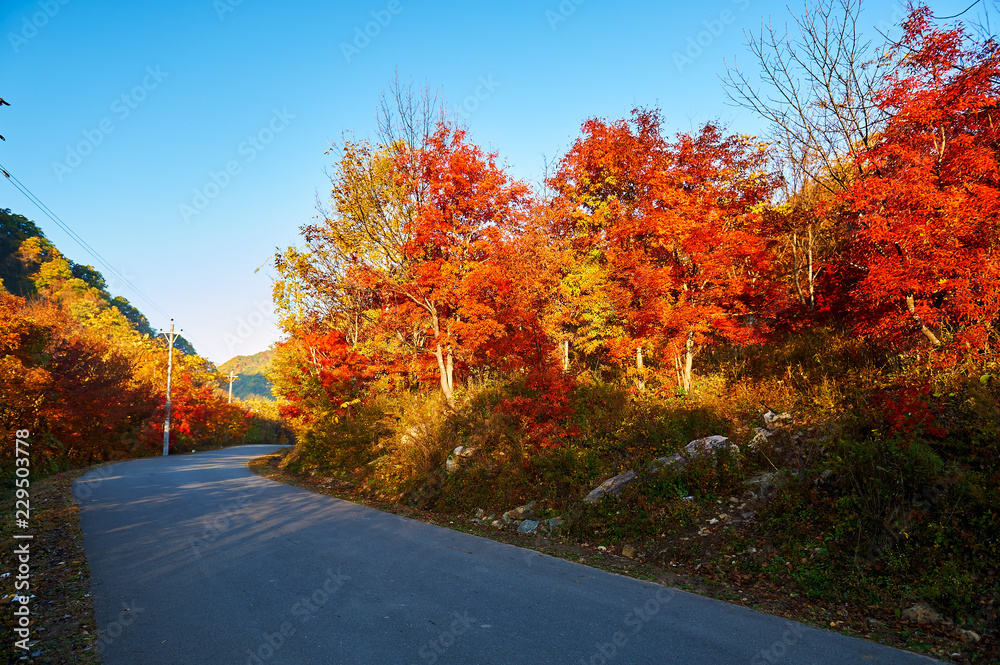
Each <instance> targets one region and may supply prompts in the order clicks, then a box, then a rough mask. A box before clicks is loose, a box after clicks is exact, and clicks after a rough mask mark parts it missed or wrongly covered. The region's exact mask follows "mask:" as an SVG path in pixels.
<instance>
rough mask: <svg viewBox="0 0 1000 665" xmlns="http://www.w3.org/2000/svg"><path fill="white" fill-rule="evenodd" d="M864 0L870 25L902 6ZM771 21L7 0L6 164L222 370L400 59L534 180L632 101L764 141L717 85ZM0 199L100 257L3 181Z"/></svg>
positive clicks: (647, 8) (504, 9)
mask: <svg viewBox="0 0 1000 665" xmlns="http://www.w3.org/2000/svg"><path fill="white" fill-rule="evenodd" d="M968 4H969V0H958V1H956V2H944V1H942V2H931V3H930V5H931V8H932V9H933V10H935V12H936V13H938V14H942V15H943V14H953V13H957V12H958V11H961V10H962V9H965V7H966V6H967V5H968ZM986 4H987V3H983V4H981V5H980V6H979V7H977V8H976V9H975V10H973V12H970V14H969V15H967V16H966V18H968V19H971V20H974V19H975V15H976V13H977V12H979V13H980V14H981V13H982V12H980V8H982V7H985V6H986ZM995 4H996V3H995V2H990V3H989V6H990V7H991V11H993V13H994V16H993V18H996V15H995V14H996V12H995V10H993V9H992V8H993V7H994V5H995ZM796 6H797V7H800V6H801V5H796ZM865 7H866V14H865V21H866V24H867V25H869V26H871V27H873V28H874V26H875V25H877V24H878V23H879V22H882V21H888V20H890V19H892V18H893V17H894V16H895V17H898V16H899V15H900V11H901V9H900V8H901V7H902V5H901V4H900V3H899V2H896V1H895V0H879V1H872V2H869V3H866V4H865ZM725 12H728V13H725ZM768 17H772V18H773V20H774V21H775V22H776V23H784V22H785V21H786V20H787V17H788V13H787V9H786V7H785V4H784V3H781V2H764V1H761V0H724V1H720V2H712V1H709V2H684V3H659V2H656V3H654V2H631V1H628V0H619V1H617V2H602V1H599V0H563V1H562V3H560V1H559V0H549V1H544V0H543V1H539V2H497V1H494V2H469V3H459V2H436V3H432V2H427V1H424V2H413V1H412V0H393V1H383V0H364V1H361V2H351V3H347V2H315V1H312V0H288V1H286V2H282V3H277V2H264V1H263V0H215V1H214V2H213V0H173V1H172V2H162V3H161V2H155V3H154V2H122V1H104V2H88V1H86V0H41V2H39V1H38V0H35V1H33V2H29V1H26V0H4V2H3V5H2V8H0V36H2V43H0V73H2V78H0V96H2V97H4V98H5V99H7V100H8V101H9V102H10V103H11V106H10V107H3V108H2V109H0V134H3V135H4V136H5V137H6V139H7V141H6V142H5V143H0V163H2V164H3V165H4V166H6V167H7V168H8V169H9V170H10V171H11V173H12V174H13V175H15V176H16V177H17V178H18V179H19V180H20V181H21V182H22V183H23V184H24V185H26V186H27V187H28V188H29V189H30V190H31V191H32V192H33V193H34V194H35V195H36V196H37V197H38V198H40V199H41V200H42V201H43V202H44V203H45V204H46V205H47V206H49V208H51V209H52V210H53V211H54V212H55V213H56V214H57V215H58V216H59V217H61V218H62V220H63V221H65V222H66V223H67V224H68V225H69V226H70V227H72V229H73V230H74V231H75V232H76V233H78V234H79V235H80V236H82V237H83V238H84V239H85V240H86V241H87V243H89V244H90V246H91V247H93V248H94V249H96V250H97V251H98V252H99V253H100V254H101V255H102V256H103V257H104V258H105V259H107V260H108V262H110V263H111V264H112V265H113V266H114V267H115V268H116V269H117V270H118V271H119V272H121V273H122V274H123V275H124V276H125V277H126V278H127V279H128V280H129V281H130V282H132V283H133V284H135V285H136V286H137V287H138V288H139V289H140V290H141V291H142V292H143V293H145V294H146V295H147V296H148V297H149V298H150V299H151V300H152V301H153V302H154V303H155V304H156V306H157V308H158V309H160V310H162V311H163V312H165V313H167V314H168V315H169V316H171V317H173V318H174V319H175V320H176V324H177V326H178V327H181V328H183V329H184V331H185V336H186V337H187V338H188V339H189V340H191V341H192V343H194V345H195V347H196V348H197V350H198V351H199V352H200V353H202V354H203V355H206V356H207V357H208V358H210V359H211V360H213V361H215V362H217V363H221V362H223V361H225V360H227V359H228V358H230V357H232V356H234V355H237V354H251V353H256V352H257V351H261V350H263V349H265V348H267V347H268V346H269V345H270V344H271V343H273V342H274V341H275V340H276V339H277V338H278V331H277V329H276V328H275V327H274V325H273V324H271V323H269V321H268V318H267V317H273V314H272V311H271V308H270V278H269V274H270V270H269V268H268V264H269V259H270V257H271V256H272V255H273V253H274V251H275V249H276V248H279V247H285V246H287V245H289V244H296V243H297V242H298V241H299V238H298V229H299V227H300V226H301V225H303V224H306V223H308V222H309V221H310V220H311V219H312V218H313V216H314V215H315V202H316V198H317V195H318V196H319V197H321V198H324V199H325V195H326V192H327V189H328V179H327V177H326V176H325V175H324V168H325V167H327V166H329V164H330V157H329V156H327V155H324V150H326V149H327V147H328V141H329V140H336V139H337V138H338V137H340V136H341V134H342V132H344V131H353V132H355V133H356V134H357V135H366V134H368V133H369V132H370V131H371V129H372V127H373V124H374V118H375V110H376V104H377V101H378V97H379V94H380V92H381V91H383V90H385V89H386V87H387V85H388V84H389V82H390V81H391V79H392V78H393V77H394V75H395V72H396V71H397V70H398V72H399V75H400V77H401V78H403V79H404V80H405V79H410V78H412V79H413V80H414V81H415V82H417V83H424V82H426V83H427V84H428V85H430V86H431V87H433V88H439V89H440V90H441V91H442V92H443V94H444V96H445V99H446V101H447V104H448V106H449V108H452V109H455V108H456V107H457V106H459V105H462V106H463V108H462V112H461V116H462V119H463V120H464V121H465V122H466V124H467V125H468V127H469V129H470V130H471V132H472V136H473V138H474V140H476V141H477V142H478V143H480V144H481V145H483V146H485V147H487V148H489V149H491V150H495V151H497V152H498V153H499V154H500V157H501V158H502V159H503V160H504V161H506V163H507V164H509V166H510V169H511V172H512V173H513V175H515V176H517V177H520V178H523V179H525V180H529V181H537V180H538V179H539V178H540V177H541V174H542V167H543V159H544V157H548V158H549V159H550V160H553V159H556V158H558V157H559V156H560V155H561V154H562V153H563V152H564V151H565V150H566V149H567V148H568V147H569V146H570V145H571V143H572V141H573V140H574V138H575V137H576V136H577V135H578V132H579V128H580V125H581V123H582V122H583V121H584V120H586V119H587V118H589V117H595V116H596V117H607V118H619V117H623V116H625V115H627V114H628V112H629V111H630V110H631V109H632V108H634V107H636V106H656V107H659V108H660V109H661V110H662V112H663V115H664V117H665V119H666V123H667V126H668V128H669V129H670V130H671V131H690V130H693V129H696V128H698V127H699V126H700V125H702V124H704V123H705V122H707V121H709V120H718V121H721V122H723V123H725V124H726V125H727V126H728V127H729V129H730V130H731V131H734V132H740V133H760V132H761V131H762V130H763V127H762V126H761V124H760V123H759V121H758V120H757V119H756V118H754V117H753V116H751V115H750V114H748V113H747V112H745V111H743V110H741V109H738V108H734V107H732V106H730V105H728V104H727V101H726V97H725V93H724V91H723V88H722V86H721V85H720V82H719V78H718V77H719V74H720V73H722V72H723V61H724V59H725V60H726V61H729V62H732V60H733V58H734V57H736V58H739V60H740V62H742V63H746V64H749V60H748V59H747V58H746V52H745V48H744V45H743V44H744V41H745V39H744V35H743V31H744V30H753V29H755V28H759V27H760V24H761V21H762V19H763V20H767V19H768ZM378 21H381V24H380V23H379V22H378ZM382 24H384V25H382ZM366 26H367V28H368V32H369V33H370V34H373V35H374V36H373V37H367V36H366V37H364V38H360V37H358V34H359V32H360V33H362V34H363V32H364V31H365V29H366ZM873 36H875V35H874V33H873ZM699 37H700V40H701V42H702V44H703V46H701V47H699V48H700V50H701V52H700V53H698V52H697V50H695V49H693V48H692V49H691V51H690V53H687V54H685V51H686V50H687V49H689V47H691V43H692V42H691V41H689V40H698V39H699ZM366 40H367V43H366ZM345 45H347V47H346V48H345ZM692 54H693V55H694V56H695V57H693V58H691V61H690V62H680V63H679V62H678V57H679V56H684V57H687V56H688V55H692ZM477 88H478V91H479V94H480V97H481V99H476V98H475V95H476V93H477ZM227 166H228V167H229V168H230V173H225V171H226V169H227ZM213 174H215V181H216V182H213ZM0 180H4V179H2V178H0ZM196 191H197V192H201V195H202V197H204V198H199V197H198V196H197V195H196ZM184 206H187V207H184ZM0 207H9V208H11V209H13V211H14V212H18V213H20V214H23V215H25V216H26V217H28V218H30V219H33V220H35V221H36V222H37V223H38V224H39V225H40V227H41V228H42V229H43V230H44V231H45V233H46V235H48V236H49V237H50V238H51V239H52V240H53V241H54V242H55V243H56V244H57V246H58V247H60V248H61V249H62V250H63V251H64V252H65V253H66V254H67V255H68V257H69V258H71V259H73V260H75V261H77V262H79V263H87V264H92V265H95V266H96V267H98V268H99V269H100V266H99V265H98V264H97V263H96V262H95V261H94V260H93V259H92V258H91V257H90V256H89V255H88V254H87V253H86V252H85V251H84V250H83V249H81V248H80V247H79V246H78V245H77V244H76V243H75V242H74V241H73V240H72V239H70V238H69V237H68V236H67V235H66V234H65V233H64V232H63V231H61V230H60V229H59V228H58V227H57V226H56V225H55V224H54V223H52V222H51V221H50V220H49V219H48V218H46V217H45V216H44V215H43V214H42V213H41V212H40V211H38V210H37V209H36V208H34V206H32V205H31V204H30V203H29V202H28V201H27V200H26V199H25V198H24V197H23V196H22V195H21V194H20V193H19V192H18V191H17V190H15V189H14V187H12V186H11V185H10V184H9V183H7V182H0ZM261 266H263V267H264V268H263V269H262V270H260V271H259V272H257V273H256V274H255V270H256V269H257V268H258V267H261ZM102 272H104V273H105V276H106V277H107V278H108V282H109V286H110V290H111V291H112V293H113V294H114V295H123V296H125V297H126V298H128V299H129V300H130V301H132V302H133V303H134V304H136V305H137V306H138V307H139V308H140V309H141V310H142V311H143V312H144V313H146V315H147V316H148V317H149V319H150V322H151V323H152V324H153V326H154V327H157V328H164V327H166V326H167V325H168V323H167V317H165V316H164V315H162V314H160V313H159V312H158V311H157V309H154V308H153V307H152V306H150V305H149V304H147V303H146V302H144V301H143V300H142V299H141V298H140V297H139V296H137V295H136V294H135V293H133V292H131V291H130V290H129V289H128V288H127V286H126V285H124V284H123V283H122V282H120V281H119V280H116V279H114V278H113V277H112V276H111V275H109V274H108V273H107V271H105V270H103V269H102ZM260 310H263V311H264V313H265V314H266V317H265V316H264V315H262V314H261V313H260Z"/></svg>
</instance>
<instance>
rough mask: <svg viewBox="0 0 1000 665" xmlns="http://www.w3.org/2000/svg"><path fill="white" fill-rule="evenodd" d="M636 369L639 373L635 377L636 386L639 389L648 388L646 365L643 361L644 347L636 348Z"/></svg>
mask: <svg viewBox="0 0 1000 665" xmlns="http://www.w3.org/2000/svg"><path fill="white" fill-rule="evenodd" d="M635 369H636V370H637V372H638V375H637V376H636V377H635V387H636V388H638V389H639V390H645V389H646V367H645V365H644V364H643V362H642V347H641V346H638V347H636V349H635Z"/></svg>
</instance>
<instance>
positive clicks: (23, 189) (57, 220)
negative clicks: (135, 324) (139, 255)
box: [0, 164, 170, 319]
mask: <svg viewBox="0 0 1000 665" xmlns="http://www.w3.org/2000/svg"><path fill="white" fill-rule="evenodd" d="M0 171H2V172H3V175H4V176H6V177H7V180H8V181H9V182H10V183H11V185H13V186H14V188H15V189H17V190H18V191H19V192H21V193H22V194H24V196H25V198H27V199H28V200H29V201H31V202H32V203H33V204H34V205H35V206H36V207H37V208H38V209H39V210H41V211H42V212H43V213H44V214H45V216H46V217H48V218H49V219H51V220H52V221H53V222H54V223H55V224H56V225H57V226H58V227H59V228H61V229H62V230H63V231H65V232H66V233H67V234H69V236H70V237H71V238H72V239H73V240H75V241H76V242H77V244H79V245H80V247H82V248H83V249H84V250H85V251H86V252H87V253H88V254H90V255H91V256H92V257H93V258H94V260H96V261H97V262H98V263H100V264H101V266H102V267H103V268H104V269H105V270H107V271H108V272H109V273H111V275H112V276H113V277H114V278H115V279H117V280H119V281H121V282H122V283H123V284H124V285H125V286H127V287H128V288H129V289H130V290H131V291H132V292H133V293H135V294H136V295H137V296H139V298H141V299H142V300H144V301H145V302H146V304H148V305H149V306H150V307H152V308H153V309H154V310H156V312H157V313H159V314H160V315H162V316H163V317H164V318H167V319H169V318H170V316H169V315H168V314H167V313H166V312H165V311H164V310H163V309H162V308H161V307H160V306H159V305H157V304H156V303H155V302H153V300H152V299H151V298H150V297H149V296H147V295H146V294H145V293H143V292H142V291H141V290H140V289H139V287H137V286H136V285H135V284H133V283H132V282H131V281H129V279H128V278H127V277H125V276H124V275H123V274H121V273H120V272H119V271H118V270H117V269H116V268H115V267H114V266H112V265H111V263H110V262H109V261H108V260H106V259H105V258H104V257H103V256H101V254H100V253H99V252H98V251H97V250H96V249H94V248H93V247H91V246H90V245H89V244H88V243H87V241H86V240H84V239H83V238H82V237H80V235H79V234H77V233H76V232H75V231H74V230H73V229H72V228H70V226H69V224H67V223H66V222H64V221H63V220H62V218H60V217H59V216H58V215H56V214H55V213H54V212H52V210H51V209H50V208H49V207H48V206H47V205H45V203H43V202H42V200H41V199H39V198H38V197H37V196H35V195H34V193H32V192H31V190H30V189H28V187H27V186H26V185H24V183H22V182H21V181H20V180H18V179H17V178H16V177H14V176H13V175H12V174H11V172H10V169H8V168H7V167H5V166H4V165H3V164H0Z"/></svg>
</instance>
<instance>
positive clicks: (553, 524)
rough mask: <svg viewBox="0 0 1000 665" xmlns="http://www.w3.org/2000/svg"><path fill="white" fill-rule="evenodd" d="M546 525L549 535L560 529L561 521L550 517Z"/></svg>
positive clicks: (558, 518) (559, 518)
mask: <svg viewBox="0 0 1000 665" xmlns="http://www.w3.org/2000/svg"><path fill="white" fill-rule="evenodd" d="M546 525H547V526H548V529H549V533H555V532H556V531H558V530H559V529H561V528H562V525H563V520H562V518H561V517H552V518H549V520H548V521H547V522H546Z"/></svg>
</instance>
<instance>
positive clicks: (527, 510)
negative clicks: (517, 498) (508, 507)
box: [514, 501, 538, 517]
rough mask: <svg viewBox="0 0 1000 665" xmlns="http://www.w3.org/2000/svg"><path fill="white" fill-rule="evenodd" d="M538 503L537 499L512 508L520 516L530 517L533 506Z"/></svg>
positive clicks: (533, 509)
mask: <svg viewBox="0 0 1000 665" xmlns="http://www.w3.org/2000/svg"><path fill="white" fill-rule="evenodd" d="M537 505H538V502H537V501H529V502H528V503H526V504H524V505H523V506H518V507H517V508H515V509H514V512H515V513H516V514H517V515H519V516H521V517H531V516H532V515H534V514H535V506H537Z"/></svg>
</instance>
